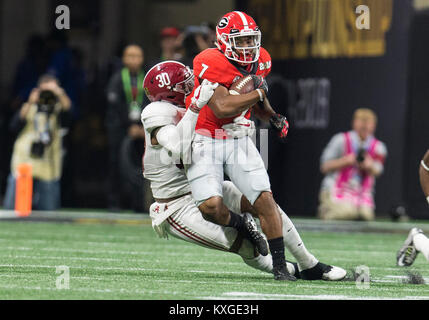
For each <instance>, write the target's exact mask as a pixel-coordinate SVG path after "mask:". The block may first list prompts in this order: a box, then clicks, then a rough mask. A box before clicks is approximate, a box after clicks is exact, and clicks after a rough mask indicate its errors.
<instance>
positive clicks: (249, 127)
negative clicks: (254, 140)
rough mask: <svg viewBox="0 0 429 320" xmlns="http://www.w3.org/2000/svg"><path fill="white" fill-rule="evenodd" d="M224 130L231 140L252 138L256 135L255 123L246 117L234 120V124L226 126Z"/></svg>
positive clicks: (223, 127)
mask: <svg viewBox="0 0 429 320" xmlns="http://www.w3.org/2000/svg"><path fill="white" fill-rule="evenodd" d="M222 129H224V130H225V132H226V134H227V135H228V137H230V138H242V137H245V136H249V137H252V136H253V134H254V133H255V123H254V122H253V121H252V120H249V119H246V118H245V117H244V116H239V117H236V118H234V121H233V122H232V123H228V124H224V125H223V126H222Z"/></svg>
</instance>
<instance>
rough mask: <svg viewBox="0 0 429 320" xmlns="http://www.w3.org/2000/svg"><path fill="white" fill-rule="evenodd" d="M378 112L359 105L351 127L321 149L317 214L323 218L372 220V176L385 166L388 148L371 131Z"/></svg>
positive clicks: (374, 176)
mask: <svg viewBox="0 0 429 320" xmlns="http://www.w3.org/2000/svg"><path fill="white" fill-rule="evenodd" d="M376 125H377V116H376V115H375V113H374V112H373V111H371V110H369V109H358V110H356V111H355V113H354V116H353V123H352V127H353V130H352V131H349V132H346V133H339V134H336V135H335V136H334V137H333V138H332V139H331V141H330V142H329V144H328V146H327V147H326V148H325V150H324V151H323V154H322V157H321V172H322V173H323V174H324V175H325V178H324V179H323V181H322V187H321V191H320V206H319V212H318V214H319V217H320V218H321V219H325V220H334V219H343V220H373V219H374V207H375V204H374V187H375V179H376V178H377V177H378V176H380V175H381V174H382V172H383V168H384V160H385V158H386V155H387V149H386V146H385V145H384V143H383V142H381V141H379V140H377V139H376V138H375V137H374V136H373V134H374V132H375V129H376Z"/></svg>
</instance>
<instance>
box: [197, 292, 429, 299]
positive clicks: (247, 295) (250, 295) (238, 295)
mask: <svg viewBox="0 0 429 320" xmlns="http://www.w3.org/2000/svg"><path fill="white" fill-rule="evenodd" d="M201 298H202V299H213V300H218V299H219V300H222V299H233V300H235V299H243V300H248V299H249V300H267V299H268V300H274V299H314V300H423V298H422V297H420V296H406V297H403V298H389V297H373V296H351V295H329V294H323V295H320V294H316V295H307V294H305V295H304V294H303V295H301V294H264V293H255V292H224V293H223V294H222V295H221V296H219V297H201ZM427 299H429V297H427ZM427 299H424V300H427Z"/></svg>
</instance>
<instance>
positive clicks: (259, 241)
mask: <svg viewBox="0 0 429 320" xmlns="http://www.w3.org/2000/svg"><path fill="white" fill-rule="evenodd" d="M243 219H244V233H245V235H246V238H247V239H249V240H250V242H252V244H253V245H254V246H255V247H256V248H257V249H258V251H259V253H260V254H261V255H263V256H266V255H268V244H267V241H266V240H265V238H264V237H263V236H262V234H261V233H260V232H259V231H258V228H257V227H256V223H255V220H253V218H252V216H251V215H250V214H248V213H246V214H244V216H243Z"/></svg>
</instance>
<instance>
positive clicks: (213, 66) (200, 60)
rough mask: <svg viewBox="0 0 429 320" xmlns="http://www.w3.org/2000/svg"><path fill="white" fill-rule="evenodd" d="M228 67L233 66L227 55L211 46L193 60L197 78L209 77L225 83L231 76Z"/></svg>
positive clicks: (212, 80)
mask: <svg viewBox="0 0 429 320" xmlns="http://www.w3.org/2000/svg"><path fill="white" fill-rule="evenodd" d="M228 68H232V65H231V64H230V63H229V61H228V59H227V58H226V57H225V55H224V54H223V53H222V52H220V51H219V50H218V49H214V48H209V49H206V50H204V51H202V52H201V53H199V54H198V55H197V56H196V57H195V59H194V62H193V70H194V75H195V77H196V78H201V79H207V80H209V81H211V82H218V83H220V84H223V82H227V81H228V80H229V78H230V73H229V72H228V71H229V70H228Z"/></svg>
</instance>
